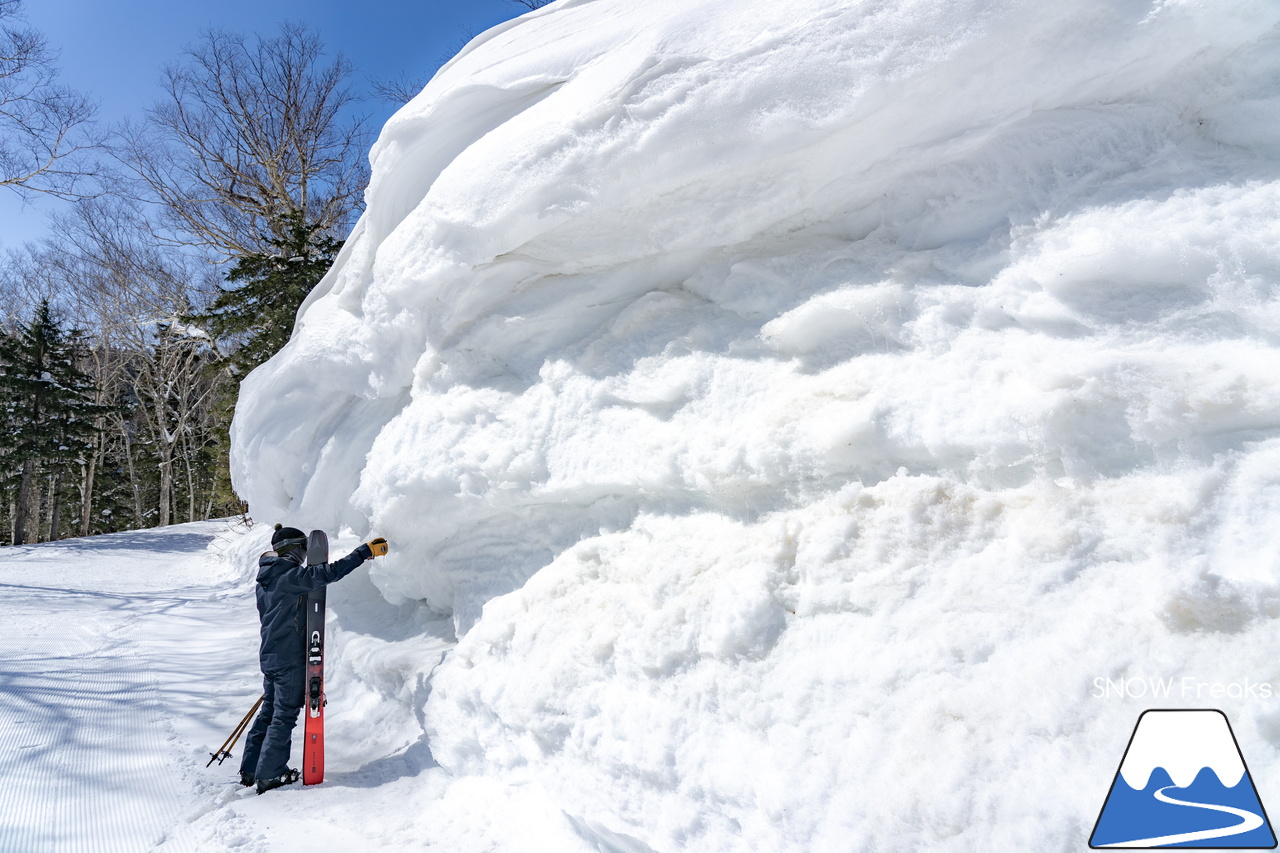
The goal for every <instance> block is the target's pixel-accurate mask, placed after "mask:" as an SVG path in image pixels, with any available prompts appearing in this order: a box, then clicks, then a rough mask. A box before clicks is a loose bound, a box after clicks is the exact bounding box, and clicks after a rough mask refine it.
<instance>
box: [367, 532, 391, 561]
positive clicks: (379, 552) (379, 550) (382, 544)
mask: <svg viewBox="0 0 1280 853" xmlns="http://www.w3.org/2000/svg"><path fill="white" fill-rule="evenodd" d="M368 545H369V550H370V551H372V552H373V556H375V557H385V556H387V550H388V547H387V540H385V539H383V538H382V537H381V536H379V537H378V538H377V539H374V540H373V541H372V542H370V543H368Z"/></svg>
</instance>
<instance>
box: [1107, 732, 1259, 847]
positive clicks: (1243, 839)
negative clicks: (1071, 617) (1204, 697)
mask: <svg viewBox="0 0 1280 853" xmlns="http://www.w3.org/2000/svg"><path fill="white" fill-rule="evenodd" d="M1089 846H1090V847H1091V848H1094V849H1112V848H1129V849H1135V848H1137V849H1152V848H1157V847H1194V848H1197V849H1204V848H1216V849H1231V850H1265V849H1272V848H1274V847H1275V846H1276V836H1275V833H1274V832H1272V830H1271V822H1270V821H1269V820H1268V819H1267V813H1266V810H1265V809H1263V807H1262V800H1261V799H1259V798H1258V791H1257V789H1256V788H1255V787H1254V785H1253V777H1252V776H1250V775H1249V768H1248V767H1246V766H1245V763H1244V756H1243V755H1242V754H1241V753H1240V745H1239V744H1238V743H1236V736H1235V734H1234V733H1233V732H1232V731H1231V724H1230V723H1229V722H1228V721H1227V715H1226V714H1224V713H1222V712H1221V711H1217V710H1162V709H1153V710H1148V711H1143V712H1142V715H1141V716H1139V717H1138V724H1137V725H1136V726H1134V728H1133V736H1132V737H1130V738H1129V746H1128V747H1126V748H1125V751H1124V757H1123V758H1122V759H1121V760H1120V768H1119V769H1118V770H1117V771H1116V777H1115V779H1114V780H1112V782H1111V790H1110V791H1109V792H1108V793H1107V799H1106V802H1104V803H1103V804H1102V811H1101V812H1100V813H1099V814H1098V821H1097V823H1096V824H1094V827H1093V835H1092V836H1090V838H1089Z"/></svg>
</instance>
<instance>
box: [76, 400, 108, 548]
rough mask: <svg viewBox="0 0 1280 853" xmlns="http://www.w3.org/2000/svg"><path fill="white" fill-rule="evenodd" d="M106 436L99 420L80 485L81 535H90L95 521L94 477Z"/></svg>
mask: <svg viewBox="0 0 1280 853" xmlns="http://www.w3.org/2000/svg"><path fill="white" fill-rule="evenodd" d="M104 444H106V436H105V435H104V434H103V431H102V422H101V420H99V422H98V434H97V435H96V436H94V439H93V452H92V453H90V454H89V464H88V465H86V466H84V479H83V480H81V481H80V482H81V485H80V535H81V536H88V535H89V525H90V523H92V521H93V517H92V516H93V478H94V474H96V473H97V471H98V457H99V456H101V455H102V453H103V445H104Z"/></svg>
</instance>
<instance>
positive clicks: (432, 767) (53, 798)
mask: <svg viewBox="0 0 1280 853" xmlns="http://www.w3.org/2000/svg"><path fill="white" fill-rule="evenodd" d="M269 532H270V529H269V526H267V525H258V526H256V527H254V528H253V529H252V530H248V531H246V530H245V529H244V528H242V527H241V528H239V529H235V528H232V527H229V525H228V524H227V523H226V522H204V523H197V524H189V525H177V526H175V527H171V528H166V529H157V530H146V531H135V532H131V533H123V534H113V535H109V536H98V537H93V538H90V539H79V540H64V541H62V542H56V543H45V544H41V545H34V546H25V547H8V548H0V613H3V614H4V617H5V619H4V627H5V630H4V632H3V634H0V853H19V851H20V853H53V851H57V853H114V852H115V851H127V853H133V852H134V851H141V850H163V851H166V853H177V851H200V853H209V851H223V850H225V851H231V850H235V851H247V853H253V851H273V853H274V851H281V850H286V851H287V850H290V849H293V847H292V846H291V845H296V844H300V843H301V840H302V839H303V838H304V834H303V832H302V828H303V826H304V824H305V825H306V826H308V827H310V828H311V830H312V831H319V832H322V833H323V835H324V837H325V838H326V843H327V844H331V845H333V846H332V848H331V849H346V850H378V849H397V848H398V847H399V846H401V845H402V843H403V841H404V837H403V835H400V834H395V833H393V834H392V835H386V834H385V833H382V834H380V831H379V828H378V827H377V826H376V824H377V823H378V822H379V819H378V815H380V814H381V812H380V811H379V810H377V809H374V810H372V811H370V810H369V809H368V808H367V806H368V805H369V798H368V797H367V796H360V794H361V793H362V789H373V788H379V789H380V790H379V792H378V795H377V796H379V797H380V796H381V795H382V793H383V791H385V790H390V791H392V792H396V793H401V792H404V793H407V790H408V789H407V788H406V787H405V784H406V783H407V784H408V785H410V786H412V785H413V784H414V780H415V779H416V778H417V777H419V776H420V775H421V774H422V773H424V772H434V773H435V775H436V777H439V778H438V779H437V782H438V783H439V784H435V785H432V786H430V790H431V791H433V792H434V791H438V790H440V788H441V786H442V785H444V784H445V783H446V780H445V779H444V778H443V777H444V774H443V771H441V770H439V769H438V767H437V765H436V764H435V762H434V760H433V759H432V757H431V752H430V750H429V749H428V748H427V746H426V742H425V739H424V738H423V736H422V728H421V725H420V722H419V721H418V719H417V717H416V715H415V712H414V711H413V710H412V701H400V702H396V701H390V702H388V701H385V700H386V699H388V698H391V699H394V698H395V697H396V696H397V695H399V698H400V699H401V700H421V698H422V697H423V695H424V694H423V692H422V691H425V681H426V674H429V672H430V669H431V668H433V667H434V665H435V664H437V663H438V662H439V660H440V658H441V656H442V655H443V652H444V650H445V649H447V648H448V647H449V646H450V645H451V644H452V642H453V639H452V636H451V635H450V634H449V633H448V629H447V622H433V621H432V620H431V619H430V617H429V616H427V617H424V616H423V615H422V614H420V613H418V612H417V608H413V607H409V608H403V607H401V608H398V607H395V606H393V605H389V604H387V603H386V602H385V601H384V600H382V599H381V598H380V597H379V596H378V595H377V593H376V591H375V590H374V589H373V587H372V585H371V584H370V583H369V581H368V578H367V571H362V570H357V573H356V574H355V575H353V576H352V577H351V578H348V579H347V580H345V581H344V584H345V587H344V586H342V585H339V586H336V587H335V588H334V589H333V590H331V591H330V596H329V597H330V618H329V621H328V631H329V635H330V640H331V648H332V649H333V651H332V652H331V654H330V657H331V659H332V661H331V663H330V667H329V670H330V673H329V675H330V679H329V684H328V685H327V686H328V687H329V691H328V692H329V698H330V701H331V705H330V713H329V714H328V715H327V716H328V726H327V727H328V729H329V735H330V737H329V740H330V744H329V754H328V759H329V761H328V763H329V768H328V773H327V775H326V780H325V784H324V785H321V786H319V787H315V788H308V789H306V790H305V792H304V791H303V790H302V786H301V785H298V786H297V788H296V789H285V790H282V791H280V792H272V794H271V795H270V796H268V797H265V798H261V799H259V798H258V797H257V796H255V795H254V793H253V791H252V790H251V789H244V788H241V787H240V786H239V785H237V784H235V780H236V773H237V771H238V769H239V761H240V757H241V755H242V751H241V748H242V746H243V742H241V743H238V744H236V746H235V747H233V749H232V755H231V757H230V758H227V759H226V760H225V762H224V763H223V764H222V765H218V764H214V765H213V766H212V767H206V763H207V762H208V760H209V755H210V753H211V752H212V751H214V750H216V749H217V748H218V746H219V745H220V744H221V743H222V742H223V740H224V739H225V738H226V736H227V735H228V734H229V733H230V732H231V730H232V729H233V728H234V727H235V724H236V722H237V721H238V720H239V719H240V718H241V716H242V715H243V714H244V713H245V712H246V711H247V710H248V709H249V707H250V706H251V705H252V704H253V702H254V700H255V699H256V698H257V695H258V691H259V690H260V689H261V675H260V673H259V672H258V667H257V643H258V636H257V614H256V611H255V608H254V600H253V580H252V578H253V572H254V568H255V558H256V555H257V554H258V553H259V552H260V551H261V550H263V546H264V542H263V541H261V540H265V537H266V536H267V535H269ZM344 545H345V550H344ZM352 545H354V543H353V542H346V543H336V544H335V545H334V546H333V553H334V556H341V555H342V554H344V553H346V550H349V549H350V547H351V546H352ZM375 626H376V628H377V629H378V631H380V632H381V634H380V635H375V633H374V630H373V629H374V628H375ZM410 634H414V635H416V636H417V637H418V639H417V640H408V638H409V635H410ZM335 637H341V638H342V642H341V643H334V642H332V641H333V640H334V638H335ZM388 637H390V638H392V640H398V641H399V642H400V646H401V648H402V649H403V652H402V653H401V654H391V655H386V647H387V644H388V642H389V641H388V639H387V638H388ZM406 640H408V641H406ZM378 655H382V656H383V657H384V658H385V659H386V660H387V661H389V663H383V664H379V663H376V662H370V661H369V660H368V659H367V658H368V657H369V656H378ZM406 683H407V684H409V685H410V687H408V688H404V685H405V684H406ZM402 688H403V690H402ZM379 691H383V693H384V694H385V695H381V696H379V695H378V692H379ZM371 694H373V695H371ZM294 747H295V749H294V756H293V757H294V763H296V761H297V760H299V759H300V755H301V726H299V728H298V729H297V730H295V743H294ZM382 786H387V787H386V788H383V787H382ZM300 794H301V795H302V799H296V797H297V796H298V795H300ZM353 795H354V796H353ZM395 795H396V794H394V793H393V794H392V796H395ZM320 805H323V809H321V808H320ZM319 814H323V815H324V816H323V817H318V815H319Z"/></svg>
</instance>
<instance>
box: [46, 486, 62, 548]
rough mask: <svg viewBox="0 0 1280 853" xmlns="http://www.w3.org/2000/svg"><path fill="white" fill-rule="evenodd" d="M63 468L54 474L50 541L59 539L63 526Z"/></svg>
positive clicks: (50, 507) (50, 510)
mask: <svg viewBox="0 0 1280 853" xmlns="http://www.w3.org/2000/svg"><path fill="white" fill-rule="evenodd" d="M61 522H62V469H61V468H59V469H58V473H57V474H55V475H54V476H53V497H52V498H51V499H50V501H49V541H50V542H56V541H58V534H59V533H60V532H61V527H62V524H61Z"/></svg>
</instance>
